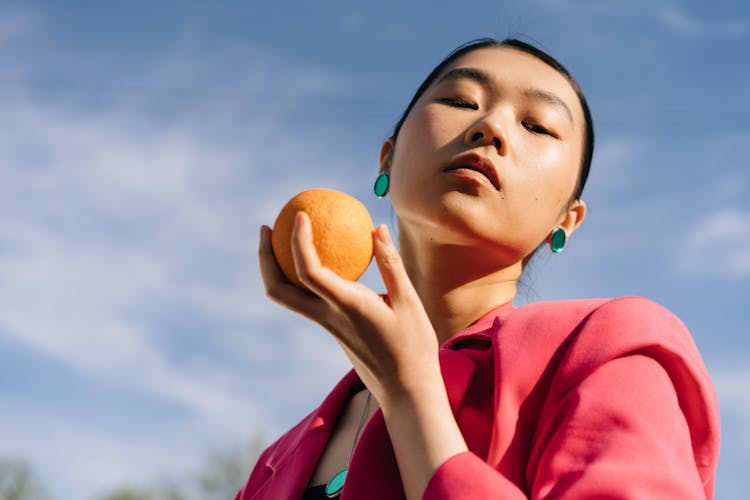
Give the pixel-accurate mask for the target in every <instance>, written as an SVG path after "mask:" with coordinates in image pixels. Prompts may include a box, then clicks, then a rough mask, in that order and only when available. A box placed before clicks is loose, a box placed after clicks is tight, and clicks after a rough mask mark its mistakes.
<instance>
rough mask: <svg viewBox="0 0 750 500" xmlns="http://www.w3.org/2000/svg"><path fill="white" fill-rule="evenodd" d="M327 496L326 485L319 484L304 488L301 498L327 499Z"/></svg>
mask: <svg viewBox="0 0 750 500" xmlns="http://www.w3.org/2000/svg"><path fill="white" fill-rule="evenodd" d="M338 497H339V495H336V496H335V497H332V498H338ZM328 498H329V497H328V496H326V485H325V484H319V485H318V486H310V487H309V488H307V489H306V490H305V496H303V497H302V500H328Z"/></svg>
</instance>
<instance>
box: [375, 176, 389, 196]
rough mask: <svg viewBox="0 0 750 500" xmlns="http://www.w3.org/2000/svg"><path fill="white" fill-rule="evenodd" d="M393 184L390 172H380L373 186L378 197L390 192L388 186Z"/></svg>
mask: <svg viewBox="0 0 750 500" xmlns="http://www.w3.org/2000/svg"><path fill="white" fill-rule="evenodd" d="M390 185H391V178H390V177H389V176H388V174H380V175H379V176H378V178H377V179H375V186H374V188H373V191H375V196H377V197H378V198H383V197H384V196H385V195H386V194H388V188H389V187H390Z"/></svg>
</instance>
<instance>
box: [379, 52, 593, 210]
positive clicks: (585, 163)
mask: <svg viewBox="0 0 750 500" xmlns="http://www.w3.org/2000/svg"><path fill="white" fill-rule="evenodd" d="M485 47H511V48H514V49H516V50H520V51H521V52H525V53H527V54H530V55H532V56H534V57H536V58H537V59H539V60H541V61H543V62H545V63H547V64H548V65H549V66H551V67H552V68H554V69H555V70H557V72H558V73H560V74H561V75H563V76H564V77H565V78H566V79H567V80H568V83H570V86H571V87H573V91H574V92H575V93H576V95H577V96H578V100H579V102H580V103H581V108H582V109H583V117H584V120H585V126H586V129H585V138H584V143H583V158H582V159H581V170H580V173H579V176H578V183H577V184H576V188H575V191H574V193H573V195H574V197H573V199H579V198H580V197H581V194H582V193H583V187H584V186H585V185H586V179H588V176H589V170H590V169H591V159H592V157H593V155H594V124H593V121H592V119H591V111H590V110H589V105H588V103H587V102H586V97H585V96H584V95H583V91H582V90H581V87H580V85H578V82H576V80H575V78H573V76H572V75H571V74H570V72H569V71H568V70H567V69H566V68H565V66H563V65H562V64H560V62H559V61H557V59H555V58H554V57H552V56H551V55H549V54H547V53H546V52H544V51H543V50H541V49H538V48H537V47H534V46H533V45H531V44H528V43H526V42H522V41H521V40H518V39H515V38H506V39H505V40H496V39H494V38H480V39H477V40H472V41H470V42H468V43H466V44H464V45H461V46H460V47H458V48H457V49H455V50H454V51H453V52H451V53H450V54H448V56H447V57H446V58H445V59H443V60H442V61H441V62H440V64H438V65H437V66H436V67H435V69H433V70H432V72H431V73H430V74H429V75H428V76H427V78H426V79H425V80H424V81H423V82H422V85H420V86H419V88H418V89H417V92H416V93H415V94H414V97H412V99H411V102H409V105H408V106H407V107H406V111H404V113H403V114H402V115H401V118H400V119H399V120H398V122H397V123H396V126H395V127H394V128H393V134H392V135H391V137H392V138H393V140H394V141H395V140H396V139H397V138H398V133H399V131H400V130H401V126H402V125H403V124H404V121H405V120H406V117H407V116H409V113H410V112H411V110H412V108H413V107H414V104H416V102H417V100H419V98H420V97H421V96H422V94H424V92H425V90H427V88H428V87H429V86H430V85H432V83H433V82H434V81H435V79H436V78H437V77H438V76H440V74H441V73H442V72H443V69H445V67H446V66H448V65H449V64H450V63H452V62H453V61H455V60H456V59H458V58H459V57H461V56H463V55H464V54H467V53H469V52H472V51H474V50H477V49H482V48H485Z"/></svg>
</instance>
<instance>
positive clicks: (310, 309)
mask: <svg viewBox="0 0 750 500" xmlns="http://www.w3.org/2000/svg"><path fill="white" fill-rule="evenodd" d="M258 260H259V262H260V274H261V277H262V278H263V284H264V285H265V288H266V295H268V297H269V298H271V299H272V300H274V301H275V302H278V303H279V304H281V305H283V306H285V307H287V308H289V309H291V310H293V311H295V312H298V313H300V314H302V315H303V316H306V317H308V318H310V319H312V320H313V321H318V318H321V317H323V313H324V309H325V308H326V307H327V304H325V302H324V301H322V300H321V299H320V298H319V297H316V296H315V295H313V294H312V293H310V292H309V291H307V290H304V289H302V288H300V287H298V286H297V285H295V284H294V283H292V282H291V281H289V280H288V279H287V277H286V276H285V275H284V273H283V272H282V271H281V268H280V267H279V264H278V262H276V257H275V256H274V254H273V248H272V246H271V228H270V227H268V226H261V228H260V243H259V246H258Z"/></svg>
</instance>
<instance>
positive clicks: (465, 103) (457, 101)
mask: <svg viewBox="0 0 750 500" xmlns="http://www.w3.org/2000/svg"><path fill="white" fill-rule="evenodd" d="M438 102H440V103H442V104H447V105H448V106H453V107H455V108H466V109H474V110H476V109H479V106H478V105H477V104H475V103H473V102H471V101H469V100H466V99H463V98H461V97H444V98H442V99H438Z"/></svg>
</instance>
